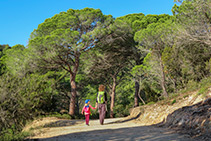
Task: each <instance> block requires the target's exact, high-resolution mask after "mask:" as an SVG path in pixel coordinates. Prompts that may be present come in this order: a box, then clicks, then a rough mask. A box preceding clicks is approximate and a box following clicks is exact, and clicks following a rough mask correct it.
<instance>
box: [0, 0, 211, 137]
mask: <svg viewBox="0 0 211 141" xmlns="http://www.w3.org/2000/svg"><path fill="white" fill-rule="evenodd" d="M172 13H173V15H167V14H161V15H152V14H149V15H144V14H143V13H137V14H129V15H125V16H122V17H117V18H114V17H113V16H112V15H104V14H103V13H102V11H101V10H100V9H93V8H84V9H81V10H74V9H69V10H67V11H65V12H61V13H58V14H56V15H54V16H53V17H51V18H48V19H46V20H45V21H44V22H43V23H40V24H39V25H38V27H37V29H34V30H33V29H32V33H31V35H30V37H29V42H28V45H27V46H23V45H20V44H18V45H15V46H12V47H10V46H9V45H0V140H18V139H21V138H22V137H24V136H26V135H25V134H26V133H21V131H22V129H23V127H24V126H25V125H26V123H28V122H29V121H31V120H33V119H35V118H37V117H42V116H44V117H45V116H51V115H57V116H60V117H66V118H69V119H79V118H82V117H83V116H82V115H80V114H79V113H80V111H81V108H82V107H83V105H84V101H85V99H90V100H91V105H94V104H95V101H96V94H97V91H98V86H99V85H100V84H104V85H105V86H106V92H107V94H108V99H109V101H108V104H107V108H108V114H107V117H124V116H128V115H129V109H131V108H132V107H138V106H140V105H146V104H148V105H149V104H150V103H151V104H152V103H156V102H158V103H159V102H160V101H162V102H161V103H163V105H166V106H167V107H170V108H167V109H168V110H169V111H171V112H173V110H174V108H173V107H171V106H169V104H170V105H171V104H172V105H174V104H177V103H179V101H178V100H177V99H172V101H171V102H169V101H166V99H169V98H171V97H174V96H175V95H176V94H178V93H184V91H186V92H187V91H196V90H198V89H200V90H199V91H198V92H197V94H199V95H205V94H206V93H207V91H209V90H208V89H209V87H210V86H211V77H210V75H211V38H210V37H211V1H210V0H203V1H201V0H182V1H181V0H178V1H175V5H174V6H173V7H172ZM185 97H187V98H188V97H190V96H189V95H188V94H187V96H185ZM184 106H185V105H184ZM144 107H145V106H144ZM171 108H172V109H171ZM144 110H145V111H146V109H144ZM60 113H61V114H64V113H65V114H64V115H60ZM97 116H98V115H97V111H95V112H93V113H92V116H91V117H92V118H96V117H97ZM165 116H167V114H165ZM160 117H161V118H163V116H160ZM147 118H148V119H151V117H150V116H147ZM162 120H163V119H162Z"/></svg>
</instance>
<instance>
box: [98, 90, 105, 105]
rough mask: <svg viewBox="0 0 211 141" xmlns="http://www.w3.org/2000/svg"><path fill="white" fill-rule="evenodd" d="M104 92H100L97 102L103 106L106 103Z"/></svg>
mask: <svg viewBox="0 0 211 141" xmlns="http://www.w3.org/2000/svg"><path fill="white" fill-rule="evenodd" d="M104 93H105V92H104V91H102V92H98V95H97V101H98V103H99V104H103V103H104Z"/></svg>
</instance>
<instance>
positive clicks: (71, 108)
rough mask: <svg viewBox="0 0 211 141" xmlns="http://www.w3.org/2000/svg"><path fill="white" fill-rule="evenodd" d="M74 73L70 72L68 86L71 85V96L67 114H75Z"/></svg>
mask: <svg viewBox="0 0 211 141" xmlns="http://www.w3.org/2000/svg"><path fill="white" fill-rule="evenodd" d="M75 76H76V75H75V74H70V86H71V98H70V106H69V114H70V115H74V114H75V104H76V94H77V93H76V83H75Z"/></svg>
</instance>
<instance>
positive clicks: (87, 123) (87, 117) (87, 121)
mask: <svg viewBox="0 0 211 141" xmlns="http://www.w3.org/2000/svg"><path fill="white" fill-rule="evenodd" d="M85 117H86V125H89V115H85Z"/></svg>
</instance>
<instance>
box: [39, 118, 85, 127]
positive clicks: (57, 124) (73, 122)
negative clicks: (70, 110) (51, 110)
mask: <svg viewBox="0 0 211 141" xmlns="http://www.w3.org/2000/svg"><path fill="white" fill-rule="evenodd" d="M82 122H83V121H82V120H58V121H55V122H51V123H48V124H45V125H44V126H43V127H65V126H73V125H76V124H80V123H82Z"/></svg>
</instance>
